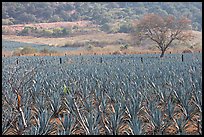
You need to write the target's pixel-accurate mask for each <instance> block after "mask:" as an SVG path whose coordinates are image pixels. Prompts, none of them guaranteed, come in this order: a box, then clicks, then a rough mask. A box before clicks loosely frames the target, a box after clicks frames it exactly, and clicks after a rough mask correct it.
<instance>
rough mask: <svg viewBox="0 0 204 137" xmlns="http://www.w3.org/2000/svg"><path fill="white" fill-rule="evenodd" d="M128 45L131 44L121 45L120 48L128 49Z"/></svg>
mask: <svg viewBox="0 0 204 137" xmlns="http://www.w3.org/2000/svg"><path fill="white" fill-rule="evenodd" d="M128 47H129V45H128V44H126V45H124V46H121V47H120V50H126V49H128Z"/></svg>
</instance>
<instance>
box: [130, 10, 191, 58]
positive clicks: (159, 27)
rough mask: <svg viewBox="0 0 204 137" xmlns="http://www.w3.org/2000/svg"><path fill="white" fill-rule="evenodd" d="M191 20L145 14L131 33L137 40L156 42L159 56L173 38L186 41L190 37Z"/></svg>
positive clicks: (162, 54)
mask: <svg viewBox="0 0 204 137" xmlns="http://www.w3.org/2000/svg"><path fill="white" fill-rule="evenodd" d="M191 34H192V31H191V21H190V20H189V19H187V18H185V17H182V18H179V19H176V18H175V17H173V16H165V17H162V16H159V15H156V14H146V15H144V16H143V18H142V19H141V20H140V21H138V23H137V24H136V29H135V31H134V33H133V35H134V37H135V36H136V38H137V39H139V41H140V42H141V41H143V40H147V39H150V40H152V41H154V42H155V43H156V45H155V46H156V47H157V48H158V49H159V50H160V51H161V55H160V57H163V56H164V53H165V51H166V50H167V49H168V48H169V47H170V46H171V44H172V42H173V41H175V40H179V41H187V40H190V39H191V38H192V35H191Z"/></svg>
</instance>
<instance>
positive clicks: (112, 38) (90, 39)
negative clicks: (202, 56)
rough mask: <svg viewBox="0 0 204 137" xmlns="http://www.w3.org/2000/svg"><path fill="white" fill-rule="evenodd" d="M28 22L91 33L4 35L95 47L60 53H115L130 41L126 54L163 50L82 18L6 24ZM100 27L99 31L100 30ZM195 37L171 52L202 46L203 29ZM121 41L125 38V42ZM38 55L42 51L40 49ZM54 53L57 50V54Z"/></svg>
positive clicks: (18, 38) (195, 49) (55, 44)
mask: <svg viewBox="0 0 204 137" xmlns="http://www.w3.org/2000/svg"><path fill="white" fill-rule="evenodd" d="M24 26H34V27H37V28H54V27H70V26H78V27H80V29H81V30H84V29H86V30H89V31H88V32H87V34H83V33H81V34H80V33H79V34H77V35H72V36H68V37H60V38H45V37H33V36H16V35H2V39H5V40H11V41H17V42H25V43H35V44H46V45H50V46H64V45H74V46H78V45H79V44H83V45H88V44H89V43H91V44H92V46H93V47H94V48H93V49H92V50H86V49H84V48H81V49H80V50H76V51H65V52H63V53H57V54H56V55H64V54H70V55H79V54H112V53H114V52H117V51H119V50H120V47H121V46H124V45H125V44H129V45H130V47H129V48H128V50H124V51H122V52H123V53H125V54H142V53H147V52H148V53H155V52H157V53H159V52H160V51H159V50H157V49H155V48H154V46H153V45H154V43H152V42H151V41H147V42H146V43H145V44H144V45H143V46H138V45H133V44H132V36H131V35H130V34H127V33H114V34H108V33H105V32H102V31H100V30H99V27H98V26H96V25H94V24H92V23H91V22H88V21H78V22H56V23H38V24H26V25H23V24H19V25H10V26H2V27H5V28H7V29H9V30H13V31H14V30H21V29H23V27H24ZM96 30H97V31H96ZM193 35H194V39H193V40H191V41H189V42H187V43H180V44H177V45H176V46H174V47H171V48H169V49H168V51H167V52H172V53H178V52H182V51H183V50H184V49H191V50H192V51H195V52H197V51H201V50H202V32H198V31H193ZM120 41H123V42H125V44H124V43H123V44H121V43H120ZM93 43H98V45H102V47H103V48H100V47H97V46H98V45H96V44H93ZM2 54H9V55H10V53H8V52H4V51H2ZM36 55H42V54H39V53H36ZM53 55H54V54H53Z"/></svg>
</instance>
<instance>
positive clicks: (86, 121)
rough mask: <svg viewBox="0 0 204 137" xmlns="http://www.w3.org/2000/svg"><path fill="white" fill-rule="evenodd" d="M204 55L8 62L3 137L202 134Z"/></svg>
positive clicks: (4, 70) (4, 68) (15, 59)
mask: <svg viewBox="0 0 204 137" xmlns="http://www.w3.org/2000/svg"><path fill="white" fill-rule="evenodd" d="M201 123H202V54H201V53H194V54H184V55H183V60H182V57H181V54H168V55H165V57H164V58H162V59H160V58H158V55H156V54H155V55H150V54H149V55H103V56H100V55H95V56H94V55H86V56H63V57H62V56H61V57H60V56H55V57H54V56H53V57H50V56H49V57H48V56H45V57H36V56H35V57H9V58H8V57H3V59H2V134H4V135H8V134H15V135H53V134H56V135H71V134H85V135H99V134H106V135H121V134H123V135H124V134H125V135H167V134H195V135H197V134H202V124H201Z"/></svg>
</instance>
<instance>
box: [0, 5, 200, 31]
mask: <svg viewBox="0 0 204 137" xmlns="http://www.w3.org/2000/svg"><path fill="white" fill-rule="evenodd" d="M146 13H156V14H159V15H164V16H165V15H173V16H176V17H179V16H187V17H188V18H189V19H191V20H192V22H193V29H194V30H199V31H201V30H202V3H201V2H2V23H3V25H11V24H27V23H43V22H44V23H47V22H63V21H65V22H67V21H69V22H73V21H80V20H88V21H91V22H93V23H94V24H99V25H104V24H106V23H109V24H113V23H115V22H118V21H122V20H123V21H124V20H125V21H129V20H134V19H139V18H140V17H141V16H142V15H144V14H146Z"/></svg>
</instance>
